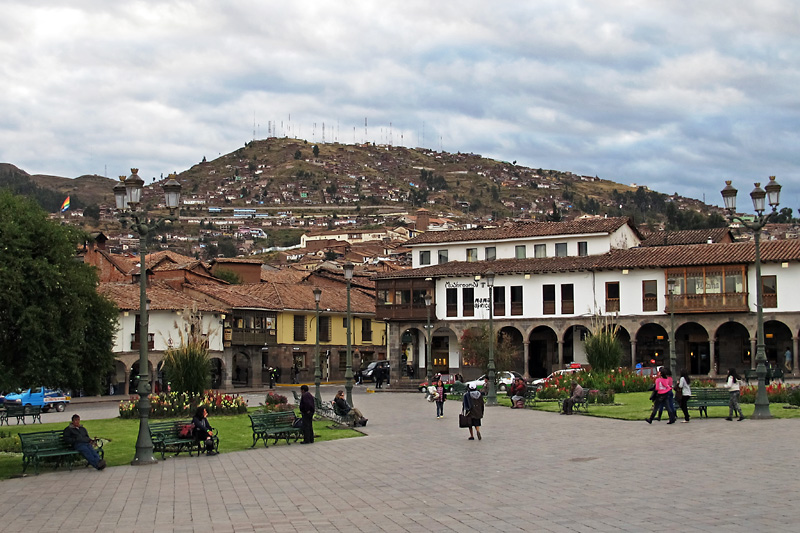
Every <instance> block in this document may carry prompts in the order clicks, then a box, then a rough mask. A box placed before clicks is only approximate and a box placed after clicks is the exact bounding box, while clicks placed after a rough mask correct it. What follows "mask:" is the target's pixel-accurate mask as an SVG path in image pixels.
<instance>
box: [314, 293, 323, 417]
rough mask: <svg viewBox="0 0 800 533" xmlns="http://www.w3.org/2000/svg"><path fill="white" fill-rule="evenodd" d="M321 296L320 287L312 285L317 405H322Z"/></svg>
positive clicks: (315, 395) (315, 396) (315, 394)
mask: <svg viewBox="0 0 800 533" xmlns="http://www.w3.org/2000/svg"><path fill="white" fill-rule="evenodd" d="M321 297H322V289H320V288H319V287H314V307H315V312H316V315H317V328H316V329H317V341H316V344H315V345H314V398H315V399H316V400H317V405H322V397H321V396H320V395H319V384H320V381H321V380H322V369H320V367H319V300H320V298H321Z"/></svg>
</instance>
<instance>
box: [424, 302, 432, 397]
mask: <svg viewBox="0 0 800 533" xmlns="http://www.w3.org/2000/svg"><path fill="white" fill-rule="evenodd" d="M432 300H433V298H431V295H430V294H426V295H425V309H426V310H427V312H428V323H427V324H426V325H425V332H426V336H425V345H426V347H427V353H426V354H425V368H427V369H428V372H427V373H428V386H431V385H432V384H433V383H432V380H433V354H432V353H431V301H432Z"/></svg>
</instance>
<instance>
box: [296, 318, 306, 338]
mask: <svg viewBox="0 0 800 533" xmlns="http://www.w3.org/2000/svg"><path fill="white" fill-rule="evenodd" d="M294 340H296V341H304V340H306V316H305V315H294Z"/></svg>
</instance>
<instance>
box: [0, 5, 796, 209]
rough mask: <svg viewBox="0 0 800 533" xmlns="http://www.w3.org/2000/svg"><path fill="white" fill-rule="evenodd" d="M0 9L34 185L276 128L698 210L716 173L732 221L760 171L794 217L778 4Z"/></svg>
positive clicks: (15, 127)
mask: <svg viewBox="0 0 800 533" xmlns="http://www.w3.org/2000/svg"><path fill="white" fill-rule="evenodd" d="M2 5H3V9H2V15H3V16H2V17H0V58H2V60H1V61H0V86H1V87H2V90H0V162H7V163H12V164H15V165H17V166H18V167H20V168H22V169H23V170H26V171H27V172H29V173H32V174H33V173H36V174H55V175H59V176H67V177H76V176H79V175H82V174H92V173H95V174H101V175H107V176H109V177H116V176H118V175H120V174H128V173H129V169H130V167H133V166H136V167H139V168H140V169H142V170H141V172H140V174H141V175H142V176H143V177H145V178H146V179H147V178H149V177H152V176H158V175H160V174H161V173H168V172H171V171H181V170H185V169H187V168H189V167H190V166H191V165H192V164H194V163H196V162H198V161H200V160H201V159H202V158H203V156H205V157H207V158H208V159H213V158H215V157H217V156H218V155H220V154H225V153H228V152H231V151H232V150H235V149H236V148H238V147H240V146H242V145H243V144H244V143H245V142H247V141H249V140H251V139H252V138H253V137H254V134H255V137H257V138H265V137H267V136H269V135H270V134H273V135H278V136H283V135H288V136H293V137H299V138H304V139H308V140H309V141H312V142H323V141H325V142H333V141H338V142H343V143H353V142H363V141H364V140H368V141H374V142H379V143H387V144H395V145H405V146H411V147H414V146H425V147H428V148H433V149H437V150H439V149H443V150H445V151H450V152H456V151H461V152H474V153H479V154H481V155H484V156H487V157H492V158H495V159H502V160H507V161H514V160H516V161H517V162H518V163H519V164H523V165H526V166H531V167H534V168H539V167H542V168H550V169H558V170H565V171H572V172H576V173H580V174H589V175H597V176H600V177H601V178H606V179H611V180H614V181H618V182H621V183H634V182H635V183H638V184H644V185H648V186H650V187H651V188H653V189H655V190H658V191H661V192H665V193H672V192H678V193H679V194H683V195H686V196H692V197H695V198H699V199H703V195H705V199H706V200H707V201H708V202H709V203H717V204H719V203H720V195H719V191H720V189H721V188H722V187H723V186H724V180H725V179H733V180H734V185H735V186H737V187H738V188H739V190H740V206H743V207H746V205H744V204H745V202H746V204H749V199H748V198H747V197H746V194H745V193H748V192H749V191H750V189H751V188H752V183H753V181H756V180H758V181H762V182H766V181H767V176H769V175H771V174H774V175H777V176H778V181H779V182H780V183H781V184H782V185H784V195H783V202H782V203H783V204H784V205H789V206H792V207H795V208H797V207H800V174H798V170H799V169H800V165H799V164H798V163H800V152H799V151H798V131H799V130H800V98H799V95H800V89H798V88H800V75H799V70H800V64H799V63H800V31H798V28H800V7H798V6H800V4H798V2H796V1H793V0H759V1H758V2H744V1H742V2H739V1H731V0H725V1H717V0H705V1H703V2H696V1H679V0H665V1H659V0H648V1H647V2H639V1H610V0H593V1H585V2H579V1H569V0H557V1H550V0H537V1H535V2H534V1H528V2H519V1H513V2H511V1H509V2H505V1H498V2H488V1H471V0H459V1H453V2H451V1H434V2H432V1H430V0H426V1H417V0H403V1H394V0H380V1H377V0H373V1H364V0H347V1H338V0H329V1H314V2H310V1H297V2H291V3H290V2H269V1H264V0H249V1H243V0H242V1H237V0H226V1H210V0H194V1H183V2H172V1H155V0H154V1H128V2H108V1H103V0H95V1H91V0H86V1H81V2H64V1H63V0H58V1H33V2H32V1H30V0H19V1H17V0H4V1H3V4H2ZM365 121H366V126H365ZM323 128H324V138H323ZM148 182H149V179H148Z"/></svg>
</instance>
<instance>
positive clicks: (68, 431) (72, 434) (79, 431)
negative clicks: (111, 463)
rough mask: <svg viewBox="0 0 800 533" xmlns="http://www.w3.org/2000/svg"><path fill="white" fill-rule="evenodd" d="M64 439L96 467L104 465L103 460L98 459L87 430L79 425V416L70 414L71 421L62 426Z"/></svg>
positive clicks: (101, 467) (99, 467)
mask: <svg viewBox="0 0 800 533" xmlns="http://www.w3.org/2000/svg"><path fill="white" fill-rule="evenodd" d="M64 440H65V441H67V442H68V443H69V444H71V445H72V447H73V448H75V449H76V450H78V451H79V452H80V453H81V455H83V456H84V457H85V458H86V460H87V461H89V464H90V465H92V466H93V467H95V468H96V469H98V470H102V469H104V468H105V467H106V462H105V460H103V459H100V456H99V455H98V454H97V451H96V450H95V449H94V447H93V446H92V443H93V440H92V439H91V438H89V432H88V431H86V428H85V427H83V426H82V425H81V417H80V416H78V415H72V423H71V424H70V425H68V426H67V427H66V428H64Z"/></svg>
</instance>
